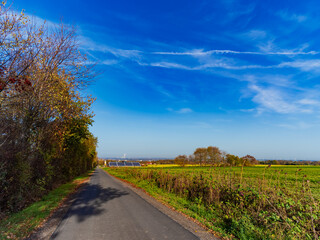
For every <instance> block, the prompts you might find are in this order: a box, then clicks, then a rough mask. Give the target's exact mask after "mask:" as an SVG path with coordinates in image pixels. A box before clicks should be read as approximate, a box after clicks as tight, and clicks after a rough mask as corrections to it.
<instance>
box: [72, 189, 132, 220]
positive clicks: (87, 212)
mask: <svg viewBox="0 0 320 240" xmlns="http://www.w3.org/2000/svg"><path fill="white" fill-rule="evenodd" d="M128 194H129V193H128V192H125V191H119V190H118V189H115V188H111V187H108V188H102V187H101V186H100V185H97V184H87V185H86V186H84V188H83V189H82V191H81V192H80V193H79V195H78V196H77V200H76V201H75V202H74V203H73V204H72V206H71V208H70V210H69V212H68V214H67V217H69V218H70V217H73V216H76V217H77V221H78V222H82V221H84V220H85V219H86V218H87V217H92V216H94V215H99V214H101V213H102V212H104V211H106V209H105V208H103V207H102V204H104V203H105V202H108V201H110V200H112V199H115V198H119V197H121V196H124V195H128Z"/></svg>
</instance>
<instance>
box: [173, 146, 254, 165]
mask: <svg viewBox="0 0 320 240" xmlns="http://www.w3.org/2000/svg"><path fill="white" fill-rule="evenodd" d="M174 163H175V164H178V165H181V166H184V165H186V164H199V165H200V166H203V165H215V166H252V165H256V164H258V163H259V161H257V160H256V159H255V157H253V156H251V155H246V156H243V157H238V156H236V155H232V154H227V153H225V152H224V151H221V150H220V149H219V148H218V147H213V146H209V147H207V148H197V149H196V150H195V151H194V153H193V154H192V155H190V156H186V155H179V156H177V157H176V158H175V159H174Z"/></svg>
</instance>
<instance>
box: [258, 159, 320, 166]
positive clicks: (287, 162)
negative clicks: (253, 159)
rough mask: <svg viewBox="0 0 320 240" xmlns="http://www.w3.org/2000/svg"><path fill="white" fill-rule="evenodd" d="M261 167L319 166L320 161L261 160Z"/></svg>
mask: <svg viewBox="0 0 320 240" xmlns="http://www.w3.org/2000/svg"><path fill="white" fill-rule="evenodd" d="M259 164H263V165H270V164H271V165H320V161H305V160H301V161H293V160H263V161H261V160H260V161H259Z"/></svg>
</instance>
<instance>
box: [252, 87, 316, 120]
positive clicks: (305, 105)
mask: <svg viewBox="0 0 320 240" xmlns="http://www.w3.org/2000/svg"><path fill="white" fill-rule="evenodd" d="M249 89H250V90H251V91H252V92H253V93H254V96H253V98H252V101H253V102H255V103H257V104H258V107H257V108H256V110H257V111H258V113H263V112H265V111H269V112H270V111H271V112H276V113H281V114H298V113H314V112H315V111H317V112H318V111H319V110H320V101H319V100H317V99H314V98H308V97H305V96H308V95H314V93H312V94H310V93H309V92H308V91H307V90H305V91H303V92H301V93H299V94H297V93H291V94H290V93H288V92H286V91H284V90H283V89H281V88H277V87H274V86H269V87H262V86H259V85H257V84H251V85H249Z"/></svg>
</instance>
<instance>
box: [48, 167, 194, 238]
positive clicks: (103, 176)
mask: <svg viewBox="0 0 320 240" xmlns="http://www.w3.org/2000/svg"><path fill="white" fill-rule="evenodd" d="M52 239H61V240H69V239H77V240H80V239H86V240H89V239H92V240H94V239H99V240H100V239H110V240H120V239H124V240H143V239H174V240H179V239H181V240H189V239H198V238H197V237H196V236H195V235H193V234H192V233H191V232H189V231H187V230H186V229H184V228H183V227H182V226H181V225H179V224H178V223H177V222H175V221H173V220H172V219H171V218H169V217H168V216H167V215H165V214H163V213H162V212H160V211H159V210H158V209H156V208H155V207H153V206H152V205H151V204H149V203H148V202H146V201H145V200H143V199H142V198H141V197H140V196H139V195H137V194H136V193H134V192H133V191H132V190H131V189H130V188H127V187H125V186H124V185H122V184H121V183H119V182H118V181H117V180H115V179H114V178H113V177H111V176H110V175H108V174H107V173H106V172H104V171H103V170H101V169H99V168H97V169H96V170H95V172H94V174H93V175H92V176H91V179H90V182H89V183H88V184H87V185H86V186H84V188H83V189H81V191H80V192H79V194H78V195H77V198H76V201H75V202H74V203H73V204H72V206H71V208H70V210H69V211H68V213H67V214H66V216H65V217H64V218H63V220H62V222H61V223H60V225H59V226H58V228H57V229H56V231H55V232H54V234H53V235H52Z"/></svg>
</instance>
